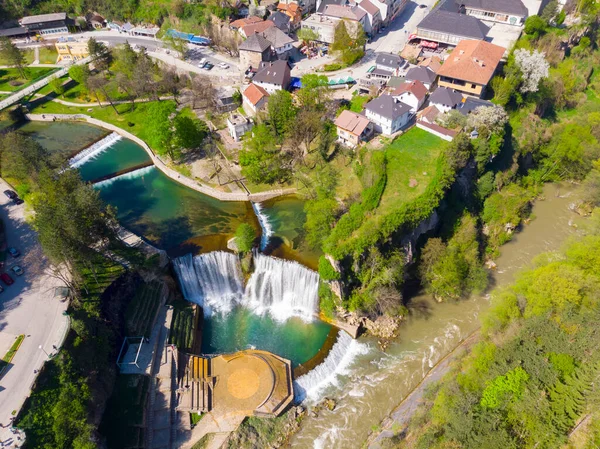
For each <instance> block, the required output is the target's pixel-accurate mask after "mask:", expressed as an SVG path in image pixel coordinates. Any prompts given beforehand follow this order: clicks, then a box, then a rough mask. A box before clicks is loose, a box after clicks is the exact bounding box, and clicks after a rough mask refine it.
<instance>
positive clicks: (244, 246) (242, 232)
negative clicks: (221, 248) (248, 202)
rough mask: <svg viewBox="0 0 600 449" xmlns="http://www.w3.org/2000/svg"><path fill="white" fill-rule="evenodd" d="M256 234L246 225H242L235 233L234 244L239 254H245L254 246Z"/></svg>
mask: <svg viewBox="0 0 600 449" xmlns="http://www.w3.org/2000/svg"><path fill="white" fill-rule="evenodd" d="M255 239H256V233H255V232H254V228H253V227H252V226H250V225H249V224H248V223H242V224H241V225H240V226H239V227H238V228H237V231H235V244H236V245H237V248H238V250H239V251H240V252H242V253H246V252H248V251H250V250H251V249H252V247H253V246H254V240H255Z"/></svg>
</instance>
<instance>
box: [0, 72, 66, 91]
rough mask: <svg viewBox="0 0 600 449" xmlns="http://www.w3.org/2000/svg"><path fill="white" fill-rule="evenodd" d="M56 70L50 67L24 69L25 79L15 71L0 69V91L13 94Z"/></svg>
mask: <svg viewBox="0 0 600 449" xmlns="http://www.w3.org/2000/svg"><path fill="white" fill-rule="evenodd" d="M55 70H56V69H54V68H52V67H26V68H25V75H26V78H21V75H20V74H19V71H18V70H17V69H0V91H6V92H14V91H17V90H20V89H23V88H25V87H27V86H28V85H30V84H32V83H34V82H35V81H37V80H38V79H39V78H43V77H44V76H46V75H48V74H49V73H50V72H53V71H55Z"/></svg>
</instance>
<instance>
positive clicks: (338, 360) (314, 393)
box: [294, 331, 369, 403]
mask: <svg viewBox="0 0 600 449" xmlns="http://www.w3.org/2000/svg"><path fill="white" fill-rule="evenodd" d="M368 350H369V346H368V345H366V344H364V343H359V342H358V341H357V340H354V339H353V338H352V337H351V336H350V335H348V334H347V333H346V332H344V331H340V332H339V333H338V338H337V341H336V342H335V344H334V345H333V347H332V348H331V351H329V354H328V355H327V357H326V358H325V360H323V363H321V364H320V365H318V366H317V367H315V368H314V369H312V370H311V371H309V372H308V373H306V374H305V375H303V376H300V377H299V378H298V379H296V380H295V381H294V399H295V401H296V402H298V403H300V402H303V401H304V400H306V399H308V400H310V401H314V402H317V401H319V400H320V399H321V396H322V395H323V392H324V390H325V389H326V388H327V387H328V386H331V385H335V384H336V383H337V376H338V375H347V374H348V373H349V371H348V368H349V367H350V365H351V364H352V362H354V359H355V358H356V357H357V356H359V355H362V354H366V353H367V351H368Z"/></svg>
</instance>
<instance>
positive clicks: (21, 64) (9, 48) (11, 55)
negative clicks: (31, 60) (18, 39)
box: [0, 36, 27, 78]
mask: <svg viewBox="0 0 600 449" xmlns="http://www.w3.org/2000/svg"><path fill="white" fill-rule="evenodd" d="M0 58H2V59H4V60H5V61H6V62H8V65H9V66H11V67H14V68H15V69H17V71H18V72H19V75H20V76H21V78H27V74H26V73H25V56H23V52H22V51H21V50H20V49H19V48H18V47H17V46H16V45H15V44H14V43H13V42H12V41H11V40H10V39H9V38H8V37H5V36H3V37H0Z"/></svg>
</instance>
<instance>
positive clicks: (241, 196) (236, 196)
mask: <svg viewBox="0 0 600 449" xmlns="http://www.w3.org/2000/svg"><path fill="white" fill-rule="evenodd" d="M26 117H27V118H28V119H29V120H33V121H45V122H52V121H55V120H64V121H85V122H87V123H90V124H92V125H96V126H99V127H101V128H105V129H108V130H110V131H114V132H116V133H118V134H120V135H121V136H123V137H125V138H127V139H129V140H133V141H134V142H135V143H137V144H138V145H139V146H141V147H142V148H143V149H144V150H146V153H148V155H149V156H150V159H152V162H153V163H154V165H155V166H156V168H158V169H159V170H160V171H162V172H163V173H164V174H165V175H167V176H168V177H169V178H171V179H173V180H174V181H177V182H178V183H180V184H183V185H184V186H186V187H188V188H190V189H193V190H196V191H198V192H200V193H203V194H204V195H208V196H212V197H213V198H216V199H218V200H221V201H252V202H260V201H266V200H269V199H271V198H276V197H278V196H283V195H291V194H293V193H296V189H295V188H293V187H292V188H288V189H276V190H269V191H266V192H260V193H250V194H246V193H232V192H221V191H220V190H216V189H213V188H212V187H208V186H205V185H202V184H200V183H198V182H197V181H194V180H193V179H190V178H188V177H187V176H184V175H182V174H181V173H178V172H177V171H175V170H173V169H172V168H169V167H168V166H167V165H166V164H165V163H164V162H163V161H162V159H160V158H159V157H158V156H157V155H156V154H155V153H154V151H152V149H151V148H150V147H149V146H148V145H147V144H146V142H144V141H143V140H142V139H140V138H139V137H136V136H134V135H133V134H131V133H130V132H128V131H125V130H124V129H122V128H119V127H118V126H115V125H112V124H110V123H107V122H103V121H102V120H98V119H95V118H92V117H90V116H89V115H85V114H27V115H26Z"/></svg>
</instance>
